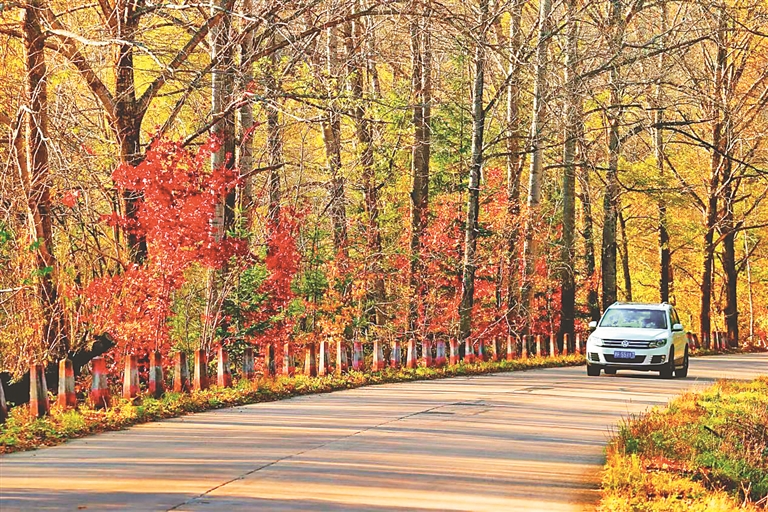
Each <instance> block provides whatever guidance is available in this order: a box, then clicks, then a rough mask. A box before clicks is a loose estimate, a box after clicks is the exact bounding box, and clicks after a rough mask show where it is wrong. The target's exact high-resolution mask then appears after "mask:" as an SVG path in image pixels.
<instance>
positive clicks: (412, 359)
mask: <svg viewBox="0 0 768 512" xmlns="http://www.w3.org/2000/svg"><path fill="white" fill-rule="evenodd" d="M405 367H406V368H416V340H415V339H413V338H411V339H410V340H408V354H407V355H406V359H405Z"/></svg>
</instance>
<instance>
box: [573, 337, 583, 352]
mask: <svg viewBox="0 0 768 512" xmlns="http://www.w3.org/2000/svg"><path fill="white" fill-rule="evenodd" d="M575 337H576V339H575V340H574V341H575V342H576V353H577V354H579V355H581V354H582V350H581V334H580V333H578V332H577V333H576V336H575Z"/></svg>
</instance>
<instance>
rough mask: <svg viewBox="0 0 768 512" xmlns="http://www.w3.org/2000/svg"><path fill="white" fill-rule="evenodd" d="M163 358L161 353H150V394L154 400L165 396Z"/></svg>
mask: <svg viewBox="0 0 768 512" xmlns="http://www.w3.org/2000/svg"><path fill="white" fill-rule="evenodd" d="M164 391H165V388H164V386H163V357H162V355H161V354H160V352H159V351H154V352H150V353H149V394H150V395H151V396H152V397H154V398H160V397H161V396H163V392H164Z"/></svg>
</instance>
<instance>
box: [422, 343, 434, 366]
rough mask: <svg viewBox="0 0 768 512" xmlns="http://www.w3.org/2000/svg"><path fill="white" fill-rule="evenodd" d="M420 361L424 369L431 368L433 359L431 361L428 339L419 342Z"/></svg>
mask: <svg viewBox="0 0 768 512" xmlns="http://www.w3.org/2000/svg"><path fill="white" fill-rule="evenodd" d="M421 361H422V364H423V366H424V368H432V366H434V359H432V342H431V341H429V340H428V339H423V340H421Z"/></svg>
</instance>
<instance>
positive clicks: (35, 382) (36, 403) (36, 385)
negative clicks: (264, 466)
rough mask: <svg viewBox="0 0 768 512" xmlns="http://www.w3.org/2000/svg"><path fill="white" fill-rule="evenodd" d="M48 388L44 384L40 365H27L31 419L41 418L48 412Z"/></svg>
mask: <svg viewBox="0 0 768 512" xmlns="http://www.w3.org/2000/svg"><path fill="white" fill-rule="evenodd" d="M50 410H51V408H50V404H49V403H48V386H47V384H46V382H45V367H44V366H43V365H42V364H39V363H37V364H30V365H29V413H30V415H31V416H32V417H33V418H42V417H44V416H47V415H48V413H49V412H50Z"/></svg>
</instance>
